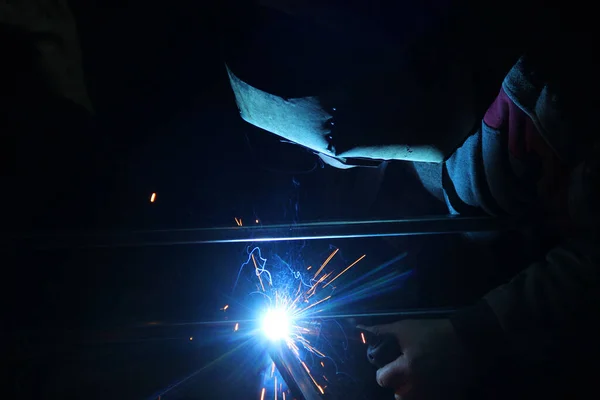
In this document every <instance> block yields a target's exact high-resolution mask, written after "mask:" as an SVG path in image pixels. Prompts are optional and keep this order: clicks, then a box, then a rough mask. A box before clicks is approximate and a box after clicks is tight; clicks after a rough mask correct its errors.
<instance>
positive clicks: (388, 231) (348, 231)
mask: <svg viewBox="0 0 600 400" xmlns="http://www.w3.org/2000/svg"><path fill="white" fill-rule="evenodd" d="M517 226H518V224H517V223H516V221H514V220H508V219H497V218H489V217H459V216H436V217H419V218H405V219H394V220H364V221H335V222H313V223H302V224H292V225H264V226H248V227H223V228H198V229H168V230H138V231H119V232H78V231H67V232H43V233H39V234H31V235H23V236H19V237H15V236H14V235H9V234H6V233H3V234H1V236H2V237H3V241H2V242H3V243H4V244H5V245H6V244H8V246H10V247H14V246H15V245H19V246H26V247H34V248H38V249H58V248H82V247H83V248H90V247H138V246H167V245H184V244H208V243H249V242H275V241H287V240H319V239H321V240H322V239H327V240H331V239H349V238H367V237H391V236H407V235H434V234H449V233H460V232H490V231H503V230H510V229H514V228H516V227H517Z"/></svg>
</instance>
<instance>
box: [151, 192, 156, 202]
mask: <svg viewBox="0 0 600 400" xmlns="http://www.w3.org/2000/svg"><path fill="white" fill-rule="evenodd" d="M154 200H156V193H152V194H151V195H150V203H154Z"/></svg>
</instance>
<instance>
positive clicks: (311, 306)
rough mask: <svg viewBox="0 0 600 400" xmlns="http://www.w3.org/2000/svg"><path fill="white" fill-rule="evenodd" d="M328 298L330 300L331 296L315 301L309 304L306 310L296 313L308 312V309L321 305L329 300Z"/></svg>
mask: <svg viewBox="0 0 600 400" xmlns="http://www.w3.org/2000/svg"><path fill="white" fill-rule="evenodd" d="M330 298H331V296H327V297H325V298H324V299H321V300H319V301H317V302H316V303H313V304H311V305H310V306H308V307H306V308H303V309H302V310H300V311H298V313H303V312H305V311H306V310H308V309H309V308H313V307H314V306H316V305H319V304H321V303H322V302H324V301H327V300H329V299H330Z"/></svg>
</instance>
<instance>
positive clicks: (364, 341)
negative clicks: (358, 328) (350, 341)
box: [360, 332, 367, 344]
mask: <svg viewBox="0 0 600 400" xmlns="http://www.w3.org/2000/svg"><path fill="white" fill-rule="evenodd" d="M360 338H361V340H362V342H363V343H364V344H367V339H365V334H364V333H362V332H361V333H360Z"/></svg>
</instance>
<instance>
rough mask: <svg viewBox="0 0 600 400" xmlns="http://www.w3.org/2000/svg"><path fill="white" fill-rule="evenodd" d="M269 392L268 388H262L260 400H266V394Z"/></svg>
mask: <svg viewBox="0 0 600 400" xmlns="http://www.w3.org/2000/svg"><path fill="white" fill-rule="evenodd" d="M266 391H267V388H262V390H261V392H260V400H265V392H266Z"/></svg>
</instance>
